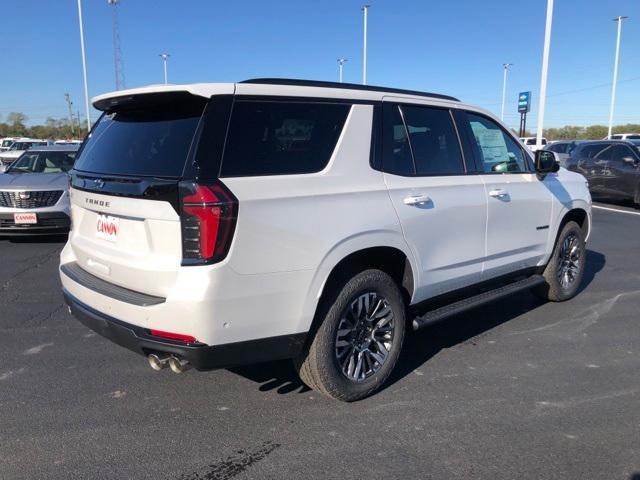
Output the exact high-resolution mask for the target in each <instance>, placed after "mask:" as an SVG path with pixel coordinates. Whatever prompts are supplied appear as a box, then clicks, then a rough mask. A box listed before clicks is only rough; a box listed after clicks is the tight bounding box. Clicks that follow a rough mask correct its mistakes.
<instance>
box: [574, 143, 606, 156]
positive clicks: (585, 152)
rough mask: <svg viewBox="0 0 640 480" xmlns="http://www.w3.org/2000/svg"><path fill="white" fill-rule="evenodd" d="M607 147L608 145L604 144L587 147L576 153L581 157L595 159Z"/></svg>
mask: <svg viewBox="0 0 640 480" xmlns="http://www.w3.org/2000/svg"><path fill="white" fill-rule="evenodd" d="M605 147H606V145H602V144H596V145H585V146H584V147H582V148H580V149H579V150H578V151H577V152H576V155H578V156H579V157H586V158H593V157H595V156H596V155H597V154H598V153H599V152H601V151H602V150H603V149H604V148H605Z"/></svg>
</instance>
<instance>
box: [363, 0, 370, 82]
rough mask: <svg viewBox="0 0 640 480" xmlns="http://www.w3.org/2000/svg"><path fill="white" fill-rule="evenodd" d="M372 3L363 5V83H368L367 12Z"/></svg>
mask: <svg viewBox="0 0 640 480" xmlns="http://www.w3.org/2000/svg"><path fill="white" fill-rule="evenodd" d="M370 6H371V5H363V6H362V12H363V17H364V38H363V45H362V47H363V48H362V84H363V85H366V84H367V20H368V19H367V14H368V13H369V7H370Z"/></svg>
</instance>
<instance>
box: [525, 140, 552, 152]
mask: <svg viewBox="0 0 640 480" xmlns="http://www.w3.org/2000/svg"><path fill="white" fill-rule="evenodd" d="M520 141H521V142H522V143H524V144H525V145H526V146H527V148H528V149H529V150H531V151H532V152H535V151H536V150H537V148H538V147H537V146H536V145H537V144H536V137H521V138H520ZM541 144H542V148H544V146H545V145H546V144H547V139H546V138H544V137H542V140H541Z"/></svg>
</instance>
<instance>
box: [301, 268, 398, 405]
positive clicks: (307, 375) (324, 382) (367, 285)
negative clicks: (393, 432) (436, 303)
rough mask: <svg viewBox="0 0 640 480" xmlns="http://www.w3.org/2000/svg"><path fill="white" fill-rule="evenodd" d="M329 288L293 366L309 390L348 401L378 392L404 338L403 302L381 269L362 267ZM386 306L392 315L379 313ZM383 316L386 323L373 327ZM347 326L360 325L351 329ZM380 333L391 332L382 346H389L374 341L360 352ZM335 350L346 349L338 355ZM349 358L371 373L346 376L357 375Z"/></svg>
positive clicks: (384, 309) (386, 334)
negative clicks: (316, 322)
mask: <svg viewBox="0 0 640 480" xmlns="http://www.w3.org/2000/svg"><path fill="white" fill-rule="evenodd" d="M333 287H335V288H333V291H332V293H329V294H328V295H327V297H326V298H324V302H323V304H321V305H320V306H319V307H318V308H319V310H318V315H320V317H319V320H320V321H321V323H320V324H319V327H318V328H317V330H316V332H315V334H314V337H313V339H312V340H311V342H310V343H309V345H308V347H307V348H306V349H305V350H304V351H303V353H302V354H301V355H300V357H298V358H296V359H295V360H294V365H295V366H296V369H297V370H298V374H299V375H300V378H301V379H302V381H303V382H304V383H305V384H307V386H309V387H310V388H312V389H314V390H316V391H318V392H322V393H323V394H325V395H328V396H330V397H332V398H335V399H337V400H342V401H346V402H352V401H355V400H360V399H362V398H364V397H367V396H369V395H371V394H372V393H373V392H375V391H376V390H378V389H379V388H380V387H381V386H382V385H383V384H384V382H385V381H386V380H387V378H388V377H389V375H390V374H391V372H392V371H393V369H394V367H395V365H396V363H397V361H398V357H399V355H400V350H401V349H402V343H403V341H404V334H405V327H406V320H405V310H406V306H405V304H404V301H403V299H402V294H401V293H400V289H399V288H398V286H397V285H396V283H395V282H394V281H393V279H392V278H391V277H390V276H389V275H387V274H386V273H384V272H382V271H381V270H374V269H371V270H365V271H363V272H360V273H358V274H356V275H354V276H353V277H352V278H350V279H349V280H348V281H346V283H344V284H343V285H342V287H340V285H337V286H336V285H334V286H333ZM328 288H331V286H328ZM365 303H366V305H367V306H366V307H365ZM374 303H375V305H374ZM360 305H362V308H360ZM387 310H389V311H390V314H388V315H387V316H381V314H382V313H384V312H386V311H387ZM357 312H363V313H362V317H363V320H362V321H355V320H353V319H354V318H358V317H360V315H356V313H357ZM369 313H371V316H370V317H371V319H370V320H368V318H369ZM389 318H391V320H389ZM383 320H384V321H385V322H386V323H384V324H383V326H381V327H376V326H377V325H381V324H382V322H383ZM351 324H357V325H359V326H360V327H362V328H353V329H351V330H350V327H349V326H350V325H351ZM366 325H369V326H370V327H366ZM339 327H342V328H339ZM363 329H364V330H363ZM369 329H370V330H369ZM383 330H384V333H383V332H382V331H383ZM356 331H357V333H354V332H356ZM376 332H377V333H376ZM376 335H377V336H376ZM380 335H385V338H387V337H388V336H389V335H391V341H389V342H388V343H386V342H385V343H384V344H383V345H382V346H383V347H384V346H385V345H386V346H388V347H389V348H388V350H387V349H386V348H384V349H380V350H379V349H378V345H379V343H380V342H376V341H375V340H372V341H371V343H370V345H369V347H368V348H365V349H364V350H365V351H363V350H361V349H362V348H363V347H362V346H363V345H364V344H366V342H367V339H368V338H371V339H374V336H375V339H379V338H382V337H380ZM345 345H346V346H345ZM384 351H386V352H387V353H386V355H385V356H384V360H383V361H382V362H381V363H380V362H378V363H377V364H376V361H375V360H374V357H376V356H377V358H380V357H381V354H382V353H384ZM339 352H340V353H343V354H344V352H347V353H346V354H345V356H343V357H339ZM349 352H351V353H349ZM354 355H355V356H354ZM351 356H354V358H360V357H362V360H361V361H362V365H361V369H364V365H365V364H367V365H368V366H369V367H371V368H370V369H369V370H368V372H369V375H367V376H366V377H364V378H362V379H353V378H350V377H349V374H350V373H349V372H351V375H355V373H356V366H357V361H355V360H354V364H353V368H350V367H351V366H352V365H350V364H349V361H348V359H349V358H350V357H351ZM365 357H366V358H365ZM344 359H347V361H345V360H344ZM376 365H377V368H376ZM362 374H363V375H364V373H362Z"/></svg>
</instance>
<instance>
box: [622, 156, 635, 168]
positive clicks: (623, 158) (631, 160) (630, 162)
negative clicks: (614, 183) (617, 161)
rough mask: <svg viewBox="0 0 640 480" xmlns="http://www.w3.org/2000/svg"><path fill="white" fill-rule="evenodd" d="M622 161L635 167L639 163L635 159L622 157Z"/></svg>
mask: <svg viewBox="0 0 640 480" xmlns="http://www.w3.org/2000/svg"><path fill="white" fill-rule="evenodd" d="M622 161H623V162H624V163H627V164H629V165H632V166H635V165H636V164H637V163H638V161H637V160H636V159H635V158H633V157H622Z"/></svg>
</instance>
